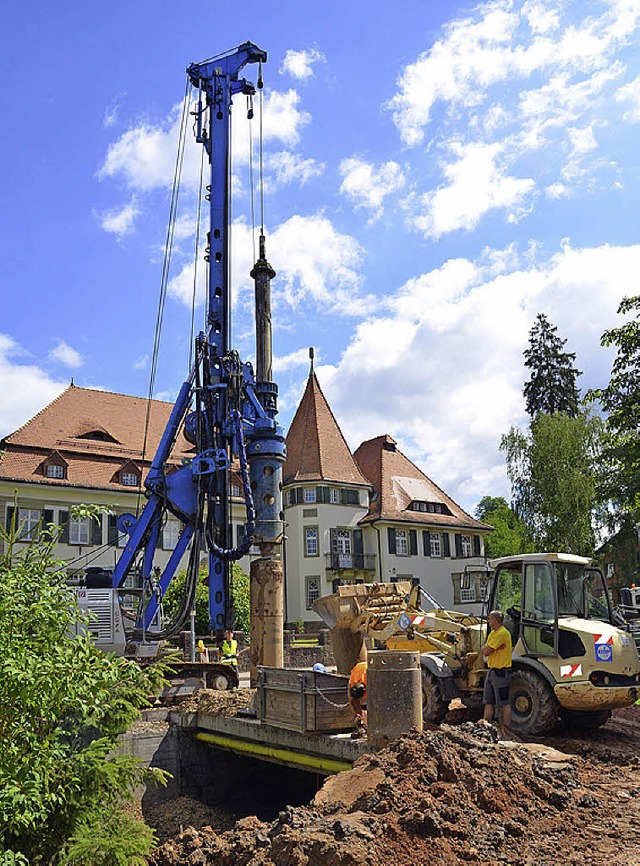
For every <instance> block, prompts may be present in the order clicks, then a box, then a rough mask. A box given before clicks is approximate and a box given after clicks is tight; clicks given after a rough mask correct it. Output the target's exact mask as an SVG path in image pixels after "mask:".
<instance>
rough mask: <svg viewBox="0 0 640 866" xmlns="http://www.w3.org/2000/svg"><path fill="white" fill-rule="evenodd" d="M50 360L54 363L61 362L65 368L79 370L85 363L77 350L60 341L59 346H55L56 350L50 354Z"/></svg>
mask: <svg viewBox="0 0 640 866" xmlns="http://www.w3.org/2000/svg"><path fill="white" fill-rule="evenodd" d="M49 358H51V359H52V360H53V361H59V362H60V363H61V364H64V365H65V367H71V368H72V369H77V368H78V367H81V366H82V365H83V363H84V361H83V360H82V356H81V355H80V353H79V352H76V350H75V349H73V348H72V347H71V346H70V345H69V344H68V343H65V341H64V340H60V341H59V342H58V344H57V346H54V348H53V349H52V350H51V351H50V352H49Z"/></svg>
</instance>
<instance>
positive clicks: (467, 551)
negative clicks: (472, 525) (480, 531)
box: [460, 535, 473, 556]
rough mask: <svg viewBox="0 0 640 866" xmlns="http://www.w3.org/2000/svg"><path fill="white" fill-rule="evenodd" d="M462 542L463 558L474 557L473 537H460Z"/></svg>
mask: <svg viewBox="0 0 640 866" xmlns="http://www.w3.org/2000/svg"><path fill="white" fill-rule="evenodd" d="M460 541H461V543H462V555H463V556H472V555H473V550H472V546H471V536H470V535H462V536H461V537H460Z"/></svg>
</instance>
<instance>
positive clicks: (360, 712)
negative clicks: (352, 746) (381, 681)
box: [347, 662, 367, 727]
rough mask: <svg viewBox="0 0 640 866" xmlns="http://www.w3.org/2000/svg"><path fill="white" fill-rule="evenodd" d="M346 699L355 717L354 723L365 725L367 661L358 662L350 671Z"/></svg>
mask: <svg viewBox="0 0 640 866" xmlns="http://www.w3.org/2000/svg"><path fill="white" fill-rule="evenodd" d="M347 700H348V701H349V706H350V707H351V710H352V711H353V715H354V716H355V719H356V725H361V726H362V727H365V726H366V723H367V717H366V709H365V707H366V704H367V663H366V662H358V664H357V665H356V666H355V667H354V668H353V670H352V671H351V676H350V677H349V686H348V689H347Z"/></svg>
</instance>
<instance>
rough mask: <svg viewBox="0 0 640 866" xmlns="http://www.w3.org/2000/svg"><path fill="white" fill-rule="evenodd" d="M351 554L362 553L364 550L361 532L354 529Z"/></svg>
mask: <svg viewBox="0 0 640 866" xmlns="http://www.w3.org/2000/svg"><path fill="white" fill-rule="evenodd" d="M353 552H354V553H364V548H363V544H362V530H361V529H354V530H353Z"/></svg>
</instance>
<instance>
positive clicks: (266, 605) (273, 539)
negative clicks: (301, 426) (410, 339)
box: [247, 235, 285, 685]
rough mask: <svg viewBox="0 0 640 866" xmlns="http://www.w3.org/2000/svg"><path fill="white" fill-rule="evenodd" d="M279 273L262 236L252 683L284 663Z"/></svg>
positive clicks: (257, 271) (253, 461)
mask: <svg viewBox="0 0 640 866" xmlns="http://www.w3.org/2000/svg"><path fill="white" fill-rule="evenodd" d="M275 275H276V272H275V271H274V269H273V268H272V267H271V265H270V264H269V262H268V261H267V258H266V253H265V238H264V235H261V236H260V256H259V258H258V261H257V262H256V264H255V266H254V268H253V270H252V271H251V276H252V278H253V279H254V281H255V305H256V394H257V397H258V399H259V400H260V403H261V404H262V406H263V408H264V410H265V413H266V415H267V418H265V419H263V420H262V422H261V423H258V424H256V427H255V429H254V432H253V435H252V436H251V441H250V444H249V446H248V448H247V459H248V461H249V467H250V473H251V487H252V490H253V494H254V501H255V506H256V518H257V519H256V531H255V536H254V537H255V543H256V544H257V545H258V547H259V548H260V556H259V558H258V559H254V560H253V562H252V563H251V573H250V609H251V650H250V663H251V665H250V675H251V684H252V685H255V684H256V681H257V675H258V665H268V666H270V667H282V666H283V664H284V646H283V629H284V573H283V568H282V539H283V526H284V524H283V516H284V515H283V511H282V466H283V463H284V457H285V445H284V435H283V432H282V430H281V428H280V427H278V426H277V425H276V423H275V416H276V414H277V411H278V405H277V399H278V388H277V386H276V385H275V384H274V383H273V382H272V381H271V376H272V332H271V280H272V279H273V278H274V277H275Z"/></svg>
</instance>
